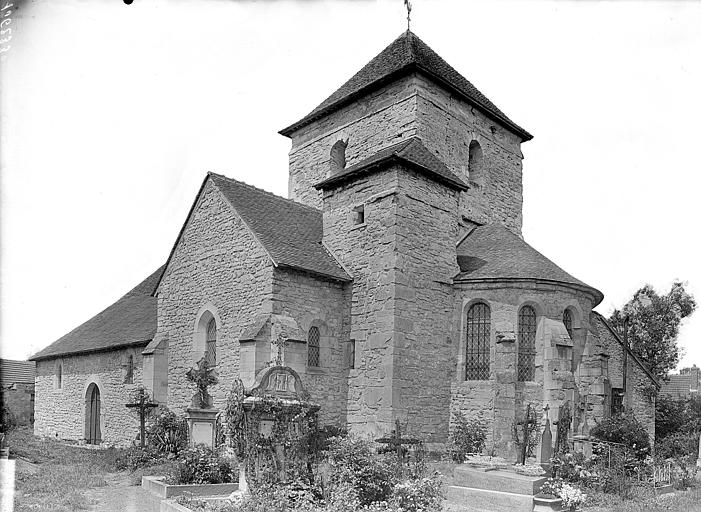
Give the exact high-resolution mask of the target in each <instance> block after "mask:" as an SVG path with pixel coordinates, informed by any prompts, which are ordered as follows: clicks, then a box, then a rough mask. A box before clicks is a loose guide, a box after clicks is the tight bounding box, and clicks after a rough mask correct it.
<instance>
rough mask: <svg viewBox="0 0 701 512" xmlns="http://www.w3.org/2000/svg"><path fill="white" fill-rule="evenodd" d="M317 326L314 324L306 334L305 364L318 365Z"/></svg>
mask: <svg viewBox="0 0 701 512" xmlns="http://www.w3.org/2000/svg"><path fill="white" fill-rule="evenodd" d="M319 338H320V335H319V328H318V327H316V326H314V327H311V328H310V329H309V334H308V335H307V365H308V366H319Z"/></svg>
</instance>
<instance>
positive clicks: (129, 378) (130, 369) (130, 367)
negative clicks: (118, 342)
mask: <svg viewBox="0 0 701 512" xmlns="http://www.w3.org/2000/svg"><path fill="white" fill-rule="evenodd" d="M125 369H126V372H125V374H124V384H133V383H134V356H133V355H131V354H129V357H127V364H126V365H125Z"/></svg>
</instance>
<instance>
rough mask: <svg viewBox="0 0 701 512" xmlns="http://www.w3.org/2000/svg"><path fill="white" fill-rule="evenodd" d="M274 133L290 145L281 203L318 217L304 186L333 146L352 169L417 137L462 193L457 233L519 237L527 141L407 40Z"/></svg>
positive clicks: (409, 36)
mask: <svg viewBox="0 0 701 512" xmlns="http://www.w3.org/2000/svg"><path fill="white" fill-rule="evenodd" d="M280 133H281V134H282V135H285V136H287V137H290V139H291V140H292V148H291V150H290V163H289V197H290V199H293V200H295V201H299V202H302V203H305V204H308V205H309V206H313V207H315V208H321V202H322V201H321V199H322V196H321V192H320V191H318V190H316V189H315V188H314V185H315V184H316V183H318V182H320V181H322V180H324V179H326V178H328V177H329V175H330V172H331V169H332V165H330V162H331V159H332V155H331V150H332V147H334V144H336V143H337V142H338V141H344V143H345V144H346V145H347V148H346V150H345V163H346V166H352V165H354V164H356V163H358V162H360V161H362V160H364V159H366V158H368V157H370V156H372V155H375V154H377V153H378V152H379V151H381V150H383V149H386V148H388V147H390V146H392V145H394V144H398V143H401V142H403V141H406V140H408V139H409V138H411V137H417V138H418V139H420V140H421V142H422V143H423V145H424V146H425V147H426V148H427V149H428V150H429V151H430V152H431V153H432V154H433V155H435V156H436V157H438V159H440V160H441V161H442V162H443V163H444V164H445V165H446V166H447V167H448V169H449V170H450V171H451V172H452V173H453V174H455V175H457V176H459V177H460V178H461V179H462V180H463V181H465V182H466V183H467V184H468V185H469V188H468V190H465V191H463V192H462V193H461V195H460V211H459V218H458V221H459V222H460V223H461V224H463V225H469V224H471V223H478V224H486V223H493V222H497V223H499V224H502V225H504V226H506V227H507V228H509V229H510V230H511V231H513V232H515V233H517V234H520V232H521V225H522V202H523V193H522V191H523V187H522V172H521V171H522V166H521V161H522V159H523V155H522V153H521V142H525V141H528V140H530V139H531V138H532V136H531V135H530V134H529V133H528V132H526V131H525V130H524V129H523V128H521V127H519V126H518V125H517V124H516V123H514V122H513V121H511V120H510V119H509V118H508V117H507V116H506V115H505V114H504V113H503V112H501V110H499V109H498V108H497V107H496V106H495V105H494V104H493V103H492V102H491V101H490V100H489V99H488V98H487V97H485V96H484V95H483V94H482V93H481V92H480V91H478V90H477V89H476V88H475V87H474V85H472V84H471V83H470V82H469V81H468V80H467V79H465V78H464V77H463V76H462V75H461V74H460V73H458V72H457V71H456V70H455V69H453V68H452V67H451V66H450V65H449V64H448V63H447V62H445V61H444V60H443V59H442V58H441V57H440V56H439V55H438V54H437V53H436V52H434V51H433V50H432V49H431V48H429V47H428V46H427V45H426V44H425V43H424V42H423V41H421V39H419V38H418V37H417V36H416V35H415V34H413V33H412V32H410V31H407V32H404V33H403V34H402V35H400V36H399V37H398V38H397V39H396V40H395V41H394V42H392V43H391V44H390V45H389V46H388V47H387V48H385V49H384V50H383V51H382V52H381V53H380V54H379V55H377V56H376V57H375V58H374V59H372V60H371V61H370V62H369V63H368V64H367V65H365V67H363V68H362V69H361V70H360V71H359V72H358V73H356V74H355V75H354V76H353V77H352V78H351V79H350V80H348V81H347V82H346V83H345V84H343V85H342V86H341V87H340V88H339V89H338V90H337V91H336V92H334V93H333V94H332V95H331V96H329V97H328V98H327V99H326V100H324V101H323V102H322V103H321V104H319V106H317V107H316V108H315V109H314V110H313V111H312V112H310V113H309V114H308V115H307V116H305V117H304V118H302V119H301V120H299V121H297V122H296V123H294V124H292V125H290V126H288V127H287V128H284V129H283V130H281V131H280Z"/></svg>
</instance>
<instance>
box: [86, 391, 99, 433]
mask: <svg viewBox="0 0 701 512" xmlns="http://www.w3.org/2000/svg"><path fill="white" fill-rule="evenodd" d="M85 440H86V441H87V442H88V443H90V444H100V442H101V441H102V435H101V433H100V390H99V389H98V387H97V386H96V385H95V384H94V383H93V384H90V386H89V387H88V391H87V393H86V396H85Z"/></svg>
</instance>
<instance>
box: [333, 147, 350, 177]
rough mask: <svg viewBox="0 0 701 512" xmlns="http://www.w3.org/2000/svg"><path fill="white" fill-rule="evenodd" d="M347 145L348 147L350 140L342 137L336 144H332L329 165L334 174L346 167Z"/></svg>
mask: <svg viewBox="0 0 701 512" xmlns="http://www.w3.org/2000/svg"><path fill="white" fill-rule="evenodd" d="M346 147H348V141H347V140H342V139H339V140H337V141H336V142H335V143H334V145H333V146H331V159H330V161H329V166H330V168H331V173H332V174H333V173H336V172H340V171H342V170H343V169H345V168H346Z"/></svg>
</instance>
